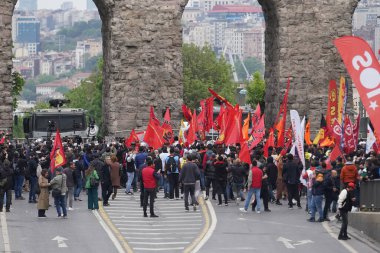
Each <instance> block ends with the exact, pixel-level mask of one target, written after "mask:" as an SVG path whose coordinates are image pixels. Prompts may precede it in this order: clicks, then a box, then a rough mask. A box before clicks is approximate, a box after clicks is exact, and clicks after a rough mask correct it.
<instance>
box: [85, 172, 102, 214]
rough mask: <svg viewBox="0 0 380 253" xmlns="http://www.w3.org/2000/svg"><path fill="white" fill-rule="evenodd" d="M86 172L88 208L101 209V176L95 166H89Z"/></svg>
mask: <svg viewBox="0 0 380 253" xmlns="http://www.w3.org/2000/svg"><path fill="white" fill-rule="evenodd" d="M85 174H86V184H85V188H86V189H87V194H88V199H87V200H88V209H89V210H95V209H99V204H98V186H99V176H98V173H97V172H96V170H95V168H94V167H93V166H90V167H88V169H87V170H86V172H85Z"/></svg>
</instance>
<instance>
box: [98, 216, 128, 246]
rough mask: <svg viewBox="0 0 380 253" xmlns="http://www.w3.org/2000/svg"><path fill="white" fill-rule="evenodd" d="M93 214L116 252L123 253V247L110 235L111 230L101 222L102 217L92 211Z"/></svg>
mask: <svg viewBox="0 0 380 253" xmlns="http://www.w3.org/2000/svg"><path fill="white" fill-rule="evenodd" d="M94 214H95V217H96V219H97V220H98V221H99V223H100V225H101V226H102V227H103V229H104V230H105V231H106V233H107V235H108V237H109V238H110V239H111V241H112V243H113V245H115V248H116V250H117V252H119V253H124V250H123V247H121V245H120V243H119V241H118V240H117V239H116V237H115V235H114V234H113V233H112V231H111V229H110V228H109V227H108V226H107V225H106V224H105V223H104V221H103V219H102V217H100V215H99V213H98V211H94Z"/></svg>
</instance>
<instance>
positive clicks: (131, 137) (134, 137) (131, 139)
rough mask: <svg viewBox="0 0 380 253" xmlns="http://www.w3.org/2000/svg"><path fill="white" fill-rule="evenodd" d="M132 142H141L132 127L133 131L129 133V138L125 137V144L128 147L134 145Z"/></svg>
mask: <svg viewBox="0 0 380 253" xmlns="http://www.w3.org/2000/svg"><path fill="white" fill-rule="evenodd" d="M132 142H140V140H139V137H138V136H137V134H136V132H135V129H132V131H131V133H130V134H129V137H128V139H125V141H124V145H125V146H126V147H130V146H131V145H132Z"/></svg>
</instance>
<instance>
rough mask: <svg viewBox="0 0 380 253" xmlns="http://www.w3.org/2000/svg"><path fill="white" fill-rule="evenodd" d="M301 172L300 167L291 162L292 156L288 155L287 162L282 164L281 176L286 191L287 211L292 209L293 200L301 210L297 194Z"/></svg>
mask: <svg viewBox="0 0 380 253" xmlns="http://www.w3.org/2000/svg"><path fill="white" fill-rule="evenodd" d="M301 171H302V166H300V164H298V163H297V162H295V161H294V160H293V155H292V154H288V162H287V163H285V164H284V169H283V171H282V175H283V178H284V180H285V183H286V187H287V189H288V201H289V203H288V205H289V209H293V198H294V199H295V200H296V201H297V206H298V208H300V209H301V208H302V207H301V202H300V196H299V192H298V184H299V183H300V176H301Z"/></svg>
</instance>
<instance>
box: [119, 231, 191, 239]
mask: <svg viewBox="0 0 380 253" xmlns="http://www.w3.org/2000/svg"><path fill="white" fill-rule="evenodd" d="M122 234H128V235H168V234H172V235H178V233H175V232H165V233H158V232H157V233H145V232H144V233H134V232H125V233H124V232H122ZM196 234H197V233H193V232H182V233H181V235H196ZM148 239H149V238H148Z"/></svg>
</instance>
